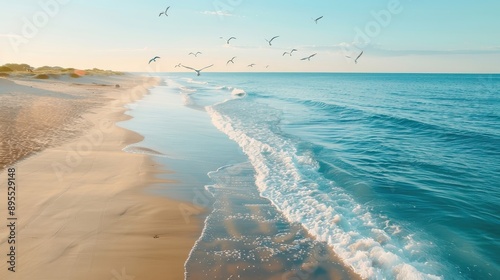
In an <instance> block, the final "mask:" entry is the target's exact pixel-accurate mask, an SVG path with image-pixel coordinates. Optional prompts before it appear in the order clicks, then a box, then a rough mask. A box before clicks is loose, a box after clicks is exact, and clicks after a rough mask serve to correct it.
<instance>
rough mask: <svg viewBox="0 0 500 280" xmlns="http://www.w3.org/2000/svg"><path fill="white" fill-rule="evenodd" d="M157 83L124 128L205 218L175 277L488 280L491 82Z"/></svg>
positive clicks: (499, 189)
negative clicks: (205, 210)
mask: <svg viewBox="0 0 500 280" xmlns="http://www.w3.org/2000/svg"><path fill="white" fill-rule="evenodd" d="M155 75H156V74H155ZM158 76H160V77H161V78H162V80H163V82H162V84H161V85H160V86H158V87H156V88H154V89H152V90H151V94H149V95H148V96H146V97H145V98H144V99H142V100H140V101H139V102H136V103H133V104H130V105H129V111H128V114H130V115H132V116H133V117H134V118H133V119H131V120H129V121H126V122H123V123H121V124H120V125H121V126H123V127H126V128H129V129H132V130H134V131H136V132H138V133H140V134H142V135H144V136H145V140H144V141H143V142H141V143H137V144H134V145H131V146H130V147H127V148H126V149H125V150H126V151H129V152H147V151H150V150H154V151H156V152H154V153H151V154H152V156H154V157H155V159H156V160H157V161H159V162H161V163H162V164H163V165H164V166H165V168H166V169H168V170H172V171H173V173H169V174H165V175H163V176H165V178H168V179H172V180H175V182H174V183H173V184H171V185H165V186H156V187H155V188H153V189H152V190H151V192H154V193H157V194H168V195H169V196H173V197H175V198H178V199H180V200H187V201H190V202H193V203H195V204H199V205H201V206H205V207H207V208H208V209H209V213H208V214H207V216H206V219H205V228H204V230H203V233H202V235H201V236H200V238H199V240H198V241H197V243H196V244H195V246H194V247H193V250H192V252H191V254H190V256H189V258H188V259H187V261H186V278H188V279H197V278H198V277H201V276H204V277H206V279H213V278H216V277H217V278H220V279H228V278H229V279H236V278H238V276H239V277H240V278H244V279H245V278H246V279H274V278H273V277H275V278H276V277H278V276H277V275H280V278H276V279H328V278H329V277H330V278H331V277H332V274H331V273H334V274H333V275H337V276H339V277H341V278H342V279H346V278H351V276H352V274H351V272H354V273H355V274H358V275H360V276H361V277H363V278H367V279H500V255H499V252H500V75H488V74H477V75H473V74H362V73H360V74H357V73H210V72H207V73H202V75H201V76H199V77H197V76H196V75H195V73H160V74H158ZM143 148H147V149H143ZM149 149H150V150H149ZM193 197H195V198H194V199H193ZM290 236H292V237H290ZM289 237H290V238H289ZM318 250H319V251H321V252H326V251H328V250H332V251H333V252H334V255H335V256H334V257H332V256H329V257H324V256H323V257H318V256H319V255H321V254H319V255H318V254H317V252H318ZM312 255H314V256H316V257H315V258H313V259H314V260H311V256H312ZM332 258H334V259H336V262H337V263H338V265H335V267H333V268H332V267H329V266H331V263H332V262H331V261H330V260H331V259H332ZM278 260H279V261H278ZM280 264H281V265H280ZM283 264H284V265H283ZM305 264H309V266H308V267H305ZM342 266H343V267H347V268H350V269H351V271H348V270H342V269H341V268H340V267H342ZM331 271H334V272H331ZM278 272H279V273H278ZM330 272H331V273H330ZM252 277H257V278H252ZM287 277H288V278H287ZM325 277H326V278H325Z"/></svg>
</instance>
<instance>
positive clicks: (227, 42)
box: [226, 37, 236, 44]
mask: <svg viewBox="0 0 500 280" xmlns="http://www.w3.org/2000/svg"><path fill="white" fill-rule="evenodd" d="M232 39H236V37H231V38H229V39H227V41H226V44H229V41H231V40H232Z"/></svg>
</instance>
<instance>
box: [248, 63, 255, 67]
mask: <svg viewBox="0 0 500 280" xmlns="http://www.w3.org/2000/svg"><path fill="white" fill-rule="evenodd" d="M254 66H255V63H252V64H248V65H247V67H254Z"/></svg>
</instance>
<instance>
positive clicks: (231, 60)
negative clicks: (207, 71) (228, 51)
mask: <svg viewBox="0 0 500 280" xmlns="http://www.w3.org/2000/svg"><path fill="white" fill-rule="evenodd" d="M235 58H236V56H233V58H231V59H230V60H228V61H227V62H226V65H228V64H229V62H231V63H232V64H234V61H233V60H234V59H235Z"/></svg>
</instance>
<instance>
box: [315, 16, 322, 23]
mask: <svg viewBox="0 0 500 280" xmlns="http://www.w3.org/2000/svg"><path fill="white" fill-rule="evenodd" d="M322 18H323V16H320V17H318V18H316V19H313V20H314V22H315V23H316V24H318V20H320V19H322Z"/></svg>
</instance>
